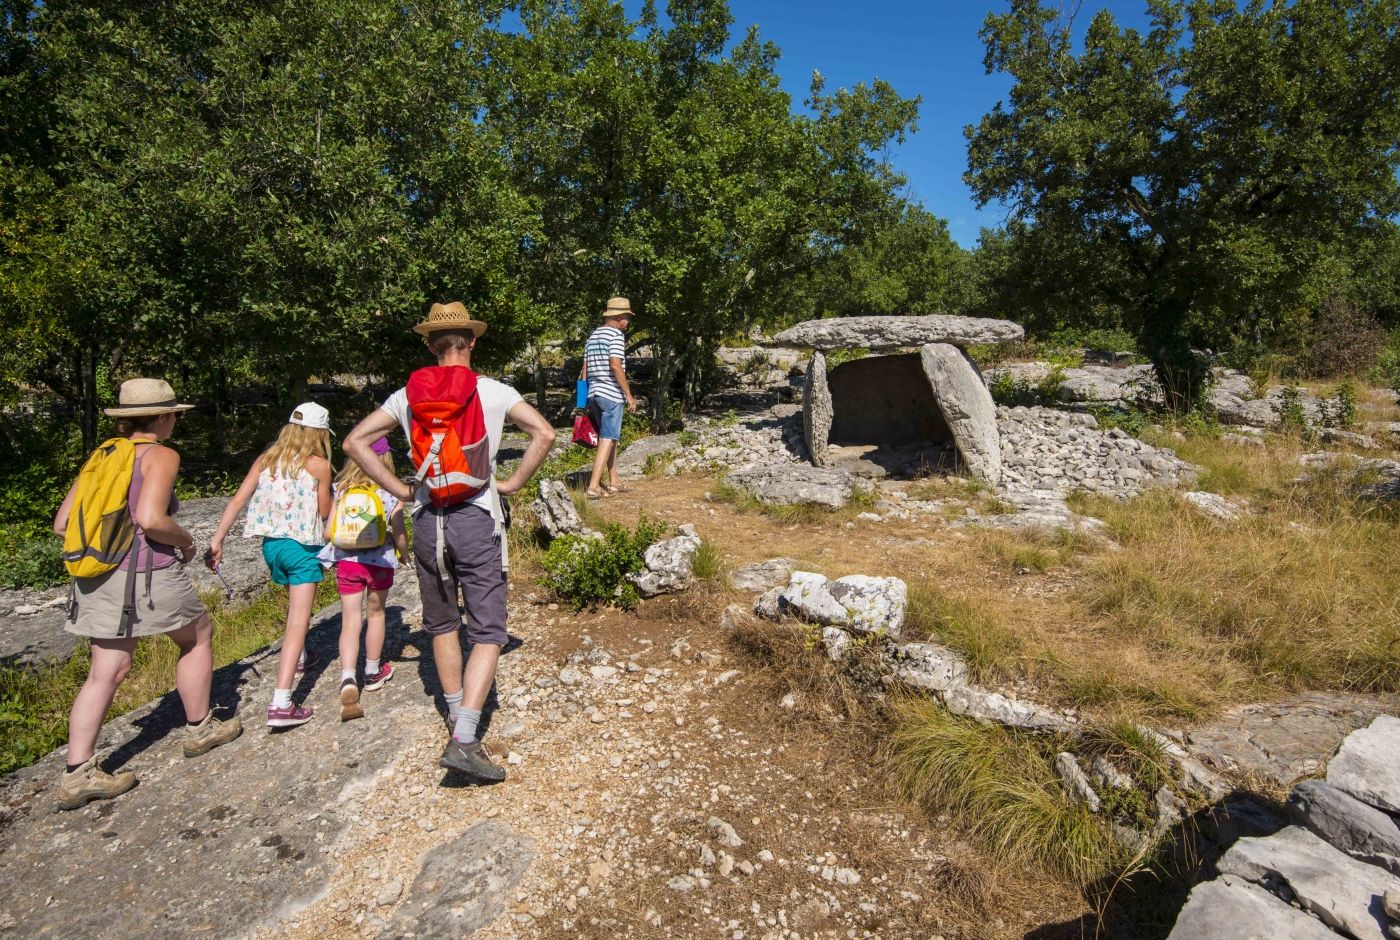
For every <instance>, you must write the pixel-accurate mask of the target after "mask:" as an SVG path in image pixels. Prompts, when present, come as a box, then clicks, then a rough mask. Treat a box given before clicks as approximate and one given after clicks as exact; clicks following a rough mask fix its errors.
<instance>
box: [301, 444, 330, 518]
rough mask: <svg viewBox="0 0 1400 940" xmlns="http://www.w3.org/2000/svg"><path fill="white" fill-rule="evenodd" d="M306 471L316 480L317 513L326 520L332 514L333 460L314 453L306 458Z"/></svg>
mask: <svg viewBox="0 0 1400 940" xmlns="http://www.w3.org/2000/svg"><path fill="white" fill-rule="evenodd" d="M306 472H307V473H309V474H311V476H312V477H313V478H314V479H315V480H316V514H317V515H318V516H320V517H321V521H322V522H325V521H326V518H327V517H328V516H329V515H330V514H331V502H332V499H331V462H330V461H329V460H327V459H326V458H324V457H320V456H318V455H316V454H312V455H311V456H309V457H307V458H306Z"/></svg>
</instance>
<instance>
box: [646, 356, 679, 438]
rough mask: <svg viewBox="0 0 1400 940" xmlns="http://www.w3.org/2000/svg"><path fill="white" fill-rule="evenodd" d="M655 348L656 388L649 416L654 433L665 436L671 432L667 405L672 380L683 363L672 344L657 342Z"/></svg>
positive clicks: (648, 404) (651, 400)
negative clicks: (667, 418)
mask: <svg viewBox="0 0 1400 940" xmlns="http://www.w3.org/2000/svg"><path fill="white" fill-rule="evenodd" d="M654 346H655V349H656V379H655V381H656V387H655V388H654V389H653V390H652V393H651V396H650V399H649V400H648V402H647V414H648V416H649V417H650V418H651V430H652V432H653V433H655V434H664V433H666V431H668V430H670V429H669V428H667V427H666V404H667V402H668V401H669V399H670V395H671V380H672V379H674V378H675V377H676V370H677V369H678V368H679V367H680V365H681V362H680V360H679V358H678V357H677V356H676V353H675V350H674V349H672V347H671V344H670V343H668V342H663V341H661V340H657V341H656V342H655V344H654Z"/></svg>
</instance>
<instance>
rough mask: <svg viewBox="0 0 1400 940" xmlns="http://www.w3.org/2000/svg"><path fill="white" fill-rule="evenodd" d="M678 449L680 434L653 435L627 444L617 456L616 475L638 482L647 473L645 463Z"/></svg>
mask: <svg viewBox="0 0 1400 940" xmlns="http://www.w3.org/2000/svg"><path fill="white" fill-rule="evenodd" d="M679 449H680V434H653V435H652V436H651V437H644V438H642V439H640V440H638V441H636V442H635V443H632V444H629V445H627V446H626V447H624V448H623V449H622V452H621V453H620V454H618V455H617V475H618V476H620V477H623V478H624V479H628V480H640V479H641V478H642V477H643V476H644V475H645V474H646V471H647V461H648V460H649V459H652V458H656V459H658V460H659V459H661V458H663V457H664V456H665V455H666V454H668V453H672V452H675V451H677V450H679Z"/></svg>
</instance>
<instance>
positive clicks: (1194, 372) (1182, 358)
mask: <svg viewBox="0 0 1400 940" xmlns="http://www.w3.org/2000/svg"><path fill="white" fill-rule="evenodd" d="M1185 321H1186V311H1185V308H1184V306H1183V305H1180V304H1173V303H1170V302H1169V303H1168V304H1164V305H1163V306H1162V307H1161V308H1159V309H1158V310H1157V311H1156V313H1155V314H1154V315H1153V316H1152V317H1150V318H1148V320H1147V322H1146V323H1145V324H1144V325H1143V340H1144V342H1143V345H1144V346H1145V347H1146V349H1147V350H1148V355H1149V356H1151V358H1152V368H1153V370H1154V371H1155V372H1156V373H1157V381H1158V383H1160V384H1161V386H1162V394H1163V396H1164V398H1165V400H1166V406H1167V408H1168V409H1169V410H1171V411H1173V412H1175V413H1177V414H1185V413H1186V412H1188V411H1193V410H1199V409H1200V408H1201V407H1202V406H1203V405H1204V404H1205V397H1206V393H1207V392H1208V391H1209V389H1210V379H1211V375H1210V366H1209V365H1208V364H1207V363H1206V361H1205V358H1204V357H1203V356H1201V355H1200V354H1198V353H1197V352H1196V351H1195V350H1193V349H1192V348H1191V344H1190V342H1189V341H1188V339H1187V336H1186V329H1185V327H1186V322H1185Z"/></svg>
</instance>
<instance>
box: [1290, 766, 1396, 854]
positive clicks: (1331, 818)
mask: <svg viewBox="0 0 1400 940" xmlns="http://www.w3.org/2000/svg"><path fill="white" fill-rule="evenodd" d="M1288 814H1289V815H1290V816H1292V817H1293V819H1294V820H1295V821H1297V822H1298V823H1299V824H1300V825H1303V826H1306V827H1307V828H1308V829H1311V830H1312V831H1313V832H1314V833H1316V834H1317V835H1319V836H1321V837H1322V838H1324V839H1326V840H1327V841H1328V842H1331V843H1332V844H1333V845H1334V846H1336V847H1337V848H1339V849H1341V850H1342V851H1343V852H1347V853H1349V854H1351V855H1392V856H1397V857H1400V827H1397V826H1396V825H1395V820H1394V819H1393V818H1391V817H1390V816H1389V815H1388V814H1386V813H1383V812H1381V811H1380V810H1378V809H1376V808H1375V807H1374V806H1368V805H1367V804H1365V803H1363V802H1361V801H1360V800H1358V799H1357V798H1356V797H1354V796H1352V795H1351V794H1349V793H1346V792H1344V791H1342V790H1339V789H1337V788H1336V787H1334V786H1332V785H1331V784H1329V783H1327V782H1326V781H1323V780H1304V781H1303V782H1302V783H1299V784H1298V785H1297V786H1295V787H1294V788H1293V792H1291V793H1289V794H1288Z"/></svg>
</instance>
